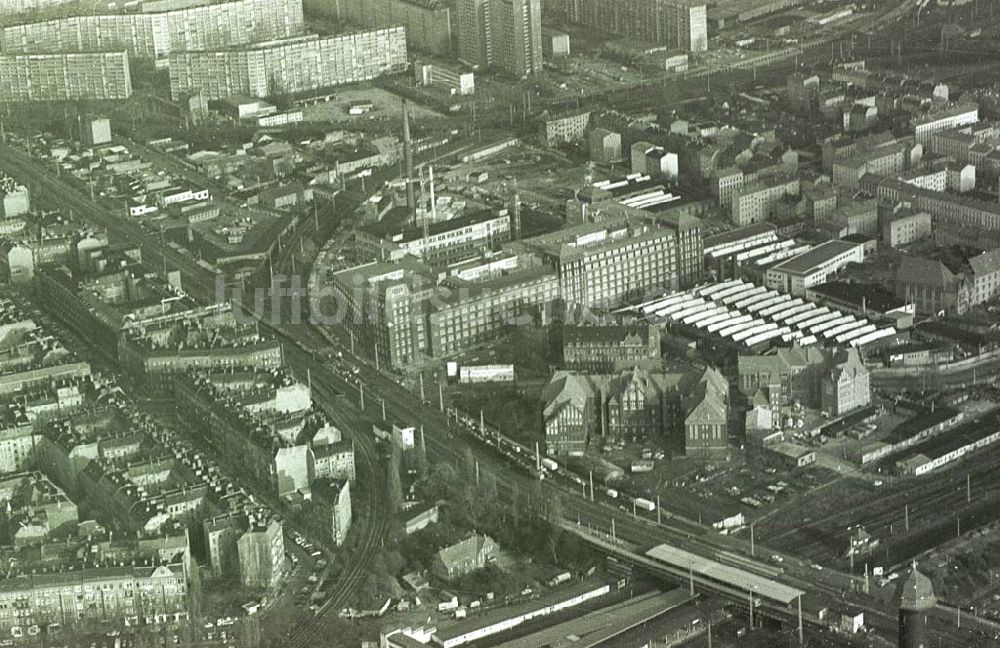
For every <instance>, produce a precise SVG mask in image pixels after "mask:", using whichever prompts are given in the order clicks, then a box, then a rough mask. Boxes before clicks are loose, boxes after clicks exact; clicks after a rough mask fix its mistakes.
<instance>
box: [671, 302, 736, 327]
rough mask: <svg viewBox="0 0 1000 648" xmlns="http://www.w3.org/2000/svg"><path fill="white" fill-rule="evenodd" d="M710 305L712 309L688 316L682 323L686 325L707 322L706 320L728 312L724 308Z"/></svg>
mask: <svg viewBox="0 0 1000 648" xmlns="http://www.w3.org/2000/svg"><path fill="white" fill-rule="evenodd" d="M709 305H710V306H711V308H709V309H708V310H704V311H700V312H697V313H694V314H691V315H688V316H687V317H685V318H684V319H683V320H681V321H682V322H683V323H684V324H697V323H698V322H700V321H702V320H706V319H708V318H710V317H713V316H715V315H719V314H724V313H727V312H728V311H727V310H726V309H725V308H723V307H722V306H713V305H711V304H709Z"/></svg>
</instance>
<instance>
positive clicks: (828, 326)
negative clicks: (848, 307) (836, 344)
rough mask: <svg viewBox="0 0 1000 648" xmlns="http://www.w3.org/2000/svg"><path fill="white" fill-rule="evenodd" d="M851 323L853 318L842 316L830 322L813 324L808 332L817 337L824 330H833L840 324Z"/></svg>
mask: <svg viewBox="0 0 1000 648" xmlns="http://www.w3.org/2000/svg"><path fill="white" fill-rule="evenodd" d="M853 321H854V316H853V315H844V316H842V317H838V318H837V319H832V320H828V321H826V322H821V323H819V324H814V325H813V326H810V327H809V332H810V333H812V334H813V335H819V334H820V333H822V332H823V331H826V330H828V329H832V328H834V327H836V326H840V325H841V324H847V323H848V322H853Z"/></svg>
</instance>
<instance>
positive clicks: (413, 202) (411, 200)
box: [403, 99, 417, 227]
mask: <svg viewBox="0 0 1000 648" xmlns="http://www.w3.org/2000/svg"><path fill="white" fill-rule="evenodd" d="M403 161H404V162H405V163H406V209H407V210H408V211H409V212H410V220H411V222H412V223H413V225H414V227H416V225H417V196H416V192H415V191H414V188H413V141H412V140H411V139H410V109H409V108H408V107H407V105H406V99H403Z"/></svg>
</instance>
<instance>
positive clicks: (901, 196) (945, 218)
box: [861, 174, 1000, 247]
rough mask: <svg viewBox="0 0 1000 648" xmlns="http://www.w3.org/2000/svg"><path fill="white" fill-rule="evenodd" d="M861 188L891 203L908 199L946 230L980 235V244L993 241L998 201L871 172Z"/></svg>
mask: <svg viewBox="0 0 1000 648" xmlns="http://www.w3.org/2000/svg"><path fill="white" fill-rule="evenodd" d="M861 188H862V189H863V190H864V191H866V192H868V193H870V194H872V195H874V196H875V197H876V198H878V199H879V200H883V201H886V202H891V203H893V204H897V203H900V202H908V203H910V205H911V206H912V207H913V209H917V210H920V211H925V212H927V213H928V214H930V215H931V217H932V218H933V219H934V222H935V224H937V225H946V226H947V228H948V229H949V230H951V229H953V228H954V229H959V228H970V229H974V230H975V231H976V232H977V233H978V234H980V235H981V237H980V239H979V240H980V244H981V245H983V246H986V245H987V241H990V242H992V243H995V242H996V231H997V230H1000V204H997V202H996V201H992V202H989V201H984V200H977V199H975V198H970V197H967V196H962V195H958V194H952V193H947V192H944V193H942V192H938V191H930V190H928V189H923V188H921V187H917V186H914V185H912V184H909V183H907V182H903V181H902V180H899V179H897V178H893V177H889V176H879V175H874V174H869V175H868V176H866V177H865V179H864V181H863V182H862V183H861ZM973 240H975V237H973ZM993 246H994V245H990V247H993Z"/></svg>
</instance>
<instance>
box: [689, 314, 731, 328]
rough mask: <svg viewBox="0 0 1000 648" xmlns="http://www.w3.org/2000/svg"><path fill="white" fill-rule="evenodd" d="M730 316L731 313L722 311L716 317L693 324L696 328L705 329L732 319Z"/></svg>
mask: <svg viewBox="0 0 1000 648" xmlns="http://www.w3.org/2000/svg"><path fill="white" fill-rule="evenodd" d="M732 316H733V314H732V312H730V311H728V310H725V309H723V311H722V312H721V313H718V314H716V315H712V316H710V317H706V318H705V319H703V320H698V321H696V322H694V325H695V327H697V328H705V327H706V326H709V325H710V324H716V323H718V322H724V321H726V320H728V319H730V318H732Z"/></svg>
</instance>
